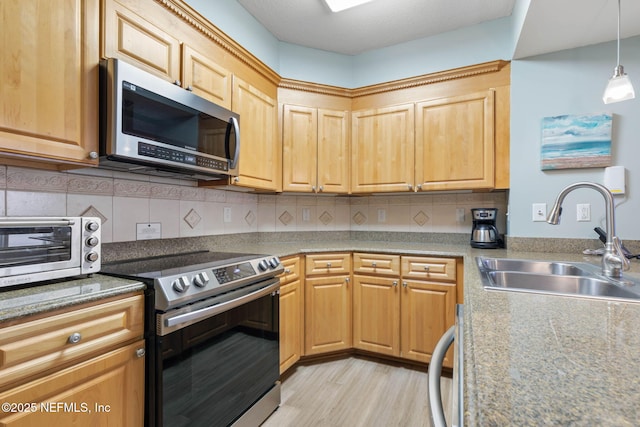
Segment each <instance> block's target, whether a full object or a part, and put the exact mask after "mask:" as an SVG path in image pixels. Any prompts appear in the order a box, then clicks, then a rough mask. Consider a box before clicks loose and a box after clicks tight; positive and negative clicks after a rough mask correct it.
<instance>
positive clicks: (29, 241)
mask: <svg viewBox="0 0 640 427" xmlns="http://www.w3.org/2000/svg"><path fill="white" fill-rule="evenodd" d="M100 239H101V222H100V218H93V217H91V218H90V217H65V218H58V217H54V218H51V217H1V218H0V288H3V287H8V286H14V285H22V284H25V283H32V282H39V281H45V280H52V279H59V278H63V277H73V276H79V275H83V274H93V273H97V272H99V271H100V267H101V253H100V243H101V242H100Z"/></svg>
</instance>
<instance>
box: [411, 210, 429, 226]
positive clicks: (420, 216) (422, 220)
mask: <svg viewBox="0 0 640 427" xmlns="http://www.w3.org/2000/svg"><path fill="white" fill-rule="evenodd" d="M413 221H414V222H415V223H416V224H418V225H419V226H420V227H422V226H424V225H425V224H426V223H427V222H428V221H429V216H427V214H425V213H424V212H422V211H420V212H418V213H417V214H416V215H415V216H414V217H413Z"/></svg>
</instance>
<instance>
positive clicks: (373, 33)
mask: <svg viewBox="0 0 640 427" xmlns="http://www.w3.org/2000/svg"><path fill="white" fill-rule="evenodd" d="M237 1H238V2H239V3H240V4H241V5H242V6H243V7H244V8H245V9H246V10H247V11H248V12H249V13H251V14H252V15H253V16H254V17H255V18H256V19H257V20H258V21H259V22H260V23H261V24H262V25H264V26H265V27H266V28H267V30H269V31H270V32H271V33H272V34H273V35H274V36H275V37H276V38H277V39H278V40H281V41H284V42H289V43H294V44H298V45H302V46H306V47H312V48H316V49H322V50H326V51H330V52H337V53H342V54H348V55H357V54H359V53H362V52H366V51H368V50H372V49H379V48H382V47H387V46H392V45H395V44H398V43H402V42H405V41H409V40H414V39H419V38H423V37H428V36H432V35H435V34H439V33H444V32H448V31H452V30H456V29H459V28H463V27H467V26H470V25H474V24H478V23H480V22H485V21H490V20H493V19H498V18H502V17H505V16H510V15H511V13H512V11H513V8H514V4H515V2H516V0H374V1H372V2H371V3H368V4H365V5H362V6H358V7H355V8H353V9H349V10H345V11H343V12H338V13H332V12H331V11H330V10H329V8H328V7H327V6H326V4H325V3H324V1H323V0H237ZM525 1H526V0H525ZM616 7H617V0H561V1H560V0H530V6H529V8H528V10H527V13H526V18H525V21H524V24H523V27H522V31H521V32H520V37H519V40H518V43H517V46H516V49H515V52H514V57H515V58H523V57H527V56H531V55H537V54H542V53H548V52H555V51H558V50H563V49H569V48H574V47H579V46H586V45H590V44H596V43H601V42H605V41H611V40H615V38H616V22H617V21H616V20H617V12H616V10H617V9H616ZM621 28H622V32H621V36H622V38H626V37H631V36H635V35H638V34H640V1H638V0H622V21H621ZM504 59H508V58H504Z"/></svg>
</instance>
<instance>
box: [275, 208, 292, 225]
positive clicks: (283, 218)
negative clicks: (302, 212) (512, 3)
mask: <svg viewBox="0 0 640 427" xmlns="http://www.w3.org/2000/svg"><path fill="white" fill-rule="evenodd" d="M278 219H279V220H280V222H281V223H283V224H284V225H289V224H291V221H293V215H291V214H290V213H289V211H284V212H282V215H280V216H279V217H278Z"/></svg>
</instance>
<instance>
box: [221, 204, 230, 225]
mask: <svg viewBox="0 0 640 427" xmlns="http://www.w3.org/2000/svg"><path fill="white" fill-rule="evenodd" d="M218 212H219V211H218ZM222 221H223V222H231V208H230V207H228V206H226V207H225V208H224V209H223V210H222Z"/></svg>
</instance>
